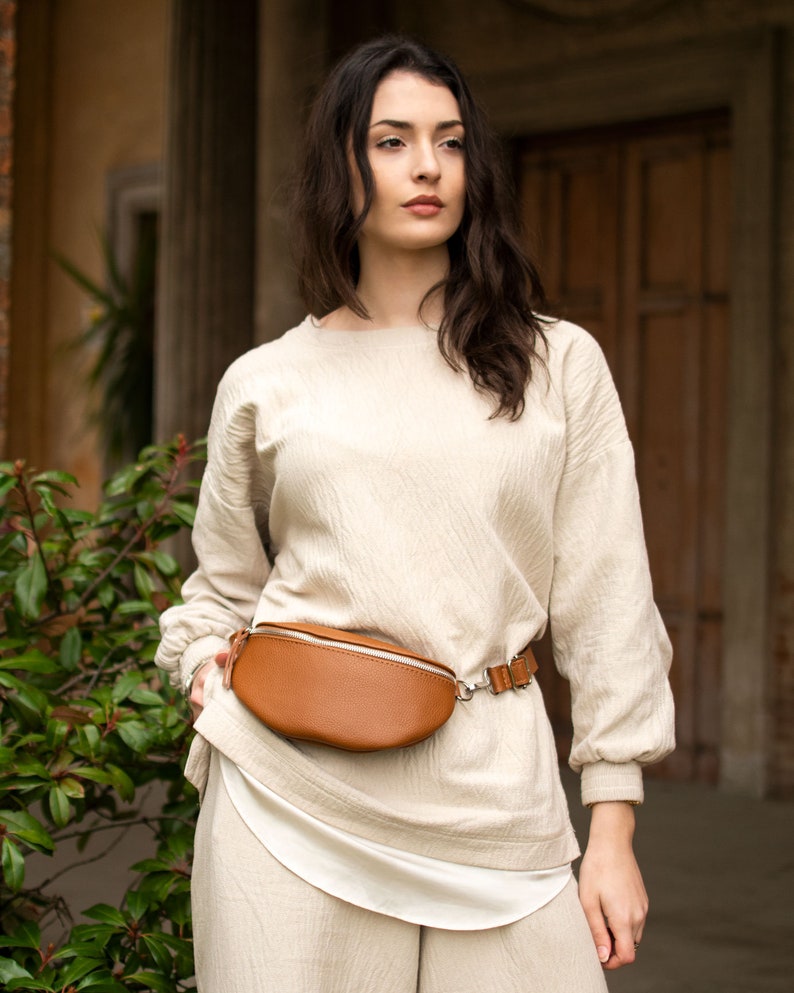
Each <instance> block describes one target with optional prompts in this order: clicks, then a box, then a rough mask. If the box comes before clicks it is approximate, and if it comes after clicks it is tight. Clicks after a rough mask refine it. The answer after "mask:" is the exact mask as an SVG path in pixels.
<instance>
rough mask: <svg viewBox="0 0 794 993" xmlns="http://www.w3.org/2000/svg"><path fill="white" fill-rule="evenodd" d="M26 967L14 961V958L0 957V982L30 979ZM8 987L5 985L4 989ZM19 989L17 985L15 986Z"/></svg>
mask: <svg viewBox="0 0 794 993" xmlns="http://www.w3.org/2000/svg"><path fill="white" fill-rule="evenodd" d="M32 978H33V976H31V974H30V973H29V972H28V970H27V969H23V968H22V966H21V965H20V964H19V963H18V962H15V961H14V959H7V958H0V983H9V982H11V980H12V979H32ZM9 988H10V987H8V986H6V987H5V989H9ZM17 989H19V987H17Z"/></svg>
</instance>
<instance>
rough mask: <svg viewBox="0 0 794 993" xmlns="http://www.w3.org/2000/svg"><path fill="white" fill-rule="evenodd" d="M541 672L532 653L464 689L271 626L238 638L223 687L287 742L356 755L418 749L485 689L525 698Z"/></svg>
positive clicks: (371, 642) (327, 635)
mask: <svg viewBox="0 0 794 993" xmlns="http://www.w3.org/2000/svg"><path fill="white" fill-rule="evenodd" d="M536 671H537V663H536V662H535V658H534V656H533V655H532V652H531V651H530V650H529V649H527V650H525V651H524V652H523V653H522V654H521V655H517V656H515V657H514V658H512V659H511V660H510V661H509V662H507V663H505V664H503V665H497V666H491V667H490V668H488V669H485V670H484V671H483V680H482V682H479V683H465V682H463V681H462V680H460V679H458V678H457V676H456V675H455V671H454V669H451V668H450V667H449V666H448V665H445V664H444V663H443V662H436V661H434V660H433V659H428V658H425V657H424V656H422V655H417V654H416V653H415V652H411V651H408V650H407V649H405V648H400V647H399V646H397V645H392V644H389V643H388V642H385V641H376V640H375V639H373V638H364V637H362V636H361V635H357V634H351V633H350V632H349V631H338V630H336V629H334V628H325V627H320V626H318V625H313V624H284V623H280V622H279V623H262V624H258V625H257V626H256V627H254V628H245V629H243V630H242V631H238V632H237V633H236V634H235V635H233V636H232V638H231V643H230V648H229V654H228V656H227V659H226V664H225V669H224V675H223V685H224V686H225V687H226V688H227V689H228V688H229V687H231V688H232V689H233V690H234V693H235V695H236V696H237V698H238V699H239V700H240V701H241V703H243V704H244V705H245V706H246V707H247V708H248V709H249V710H250V711H251V712H252V713H254V714H255V715H256V716H257V717H258V718H259V719H260V720H261V721H262V722H263V723H264V724H266V725H267V726H268V727H270V728H272V729H273V730H274V731H278V732H279V733H280V734H283V735H285V736H286V737H288V738H297V739H299V740H301V741H313V742H319V743H321V744H325V745H332V746H334V747H335V748H344V749H347V750H348V751H353V752H372V751H378V750H380V749H384V748H401V747H404V746H406V745H414V744H416V743H417V742H419V741H423V740H424V739H425V738H428V737H430V735H431V734H433V732H434V731H437V730H438V728H440V727H441V726H442V725H443V724H445V723H446V721H448V720H449V718H450V716H451V714H452V711H453V708H454V706H455V701H456V700H470V699H471V698H472V696H473V694H474V692H475V690H478V689H488V690H489V691H490V692H491V693H502V692H503V691H504V690H510V689H513V690H518V689H522V688H525V687H527V686H528V685H529V684H530V683H531V682H532V676H533V673H535V672H536Z"/></svg>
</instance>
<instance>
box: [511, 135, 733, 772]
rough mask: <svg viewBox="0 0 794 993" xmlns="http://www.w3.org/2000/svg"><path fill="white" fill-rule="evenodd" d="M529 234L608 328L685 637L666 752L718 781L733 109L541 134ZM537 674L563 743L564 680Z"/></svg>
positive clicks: (576, 308) (591, 317)
mask: <svg viewBox="0 0 794 993" xmlns="http://www.w3.org/2000/svg"><path fill="white" fill-rule="evenodd" d="M519 176H520V193H521V200H522V211H523V219H524V224H525V228H526V231H527V237H528V240H529V245H530V248H531V249H532V251H533V253H534V254H535V256H536V258H538V259H539V261H540V267H541V271H542V273H543V275H544V278H545V284H546V287H547V292H548V295H549V298H550V300H551V301H552V302H553V304H554V307H555V311H554V312H555V313H557V314H560V315H561V316H565V317H566V318H568V319H569V320H573V321H575V322H576V323H579V324H582V325H583V326H584V327H586V328H587V329H588V330H590V331H591V332H592V333H593V334H594V335H595V337H596V338H597V339H598V340H599V342H600V344H601V346H602V348H603V349H604V352H605V354H606V356H607V360H608V361H609V364H610V367H611V369H612V373H613V375H614V377H615V381H616V383H617V387H618V391H619V393H620V396H621V400H622V402H623V406H624V410H625V412H626V419H627V421H628V426H629V432H630V434H631V438H632V441H633V443H634V447H635V452H636V458H637V475H638V479H639V485H640V494H641V499H642V507H643V517H644V521H645V529H646V539H647V543H648V551H649V556H650V561H651V571H652V575H653V581H654V594H655V597H656V601H657V603H658V604H659V607H660V609H661V612H662V616H663V617H664V620H665V623H666V625H667V629H668V631H669V633H670V637H671V640H672V642H673V648H674V652H675V657H674V663H673V669H672V673H671V679H672V684H673V691H674V694H675V699H676V708H677V715H676V724H677V729H676V730H677V736H678V747H677V750H676V752H675V753H674V755H673V756H671V758H669V759H668V760H666V761H665V762H664V763H663V764H662V765H661V766H659V767H656V772H657V774H662V775H667V776H670V777H674V778H678V779H698V780H706V781H715V780H716V778H717V772H718V768H717V756H718V744H719V689H720V656H721V637H722V582H721V571H722V563H721V542H722V534H723V523H724V511H723V496H724V474H725V466H724V461H725V412H726V375H727V349H728V257H729V246H730V217H729V202H730V197H729V180H730V146H729V127H728V121H727V119H726V117H725V116H723V115H714V116H709V117H699V118H696V119H687V120H683V121H680V120H679V121H671V122H663V123H655V124H652V125H639V126H636V127H634V128H627V129H623V130H616V129H612V130H608V131H607V130H604V131H600V132H596V133H593V132H589V133H585V134H582V133H580V134H576V135H563V136H550V137H545V138H539V139H532V140H531V141H527V142H525V143H524V144H523V146H522V148H521V149H520V153H519ZM551 668H552V667H551V666H546V667H545V669H546V672H545V673H544V675H543V679H542V682H541V685H542V686H543V689H544V693H545V694H546V696H547V701H548V706H549V710H550V713H551V716H552V721H553V723H554V726H555V732H556V733H557V736H558V745H559V748H560V751H561V754H562V755H565V756H567V752H568V749H569V747H570V701H569V699H568V696H567V684H565V683H564V681H563V680H561V679H560V678H559V677H558V676H557V675H556V673H553V674H552V673H551V672H550V671H549V670H550V669H551Z"/></svg>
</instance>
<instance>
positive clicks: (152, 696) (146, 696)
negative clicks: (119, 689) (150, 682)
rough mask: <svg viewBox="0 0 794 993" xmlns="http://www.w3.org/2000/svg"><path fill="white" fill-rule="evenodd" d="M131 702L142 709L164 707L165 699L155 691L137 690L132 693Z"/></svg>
mask: <svg viewBox="0 0 794 993" xmlns="http://www.w3.org/2000/svg"><path fill="white" fill-rule="evenodd" d="M130 700H131V701H132V702H133V703H137V704H138V706H140V707H162V705H163V698H162V697H161V696H160V694H159V693H155V692H154V690H146V689H136V690H133V691H132V693H130Z"/></svg>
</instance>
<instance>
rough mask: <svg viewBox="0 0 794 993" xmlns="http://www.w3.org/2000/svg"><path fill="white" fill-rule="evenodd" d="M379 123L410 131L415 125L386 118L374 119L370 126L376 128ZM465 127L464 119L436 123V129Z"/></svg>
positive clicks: (397, 129) (444, 129)
mask: <svg viewBox="0 0 794 993" xmlns="http://www.w3.org/2000/svg"><path fill="white" fill-rule="evenodd" d="M379 124H386V125H388V127H390V128H394V129H395V131H410V130H411V128H412V127H413V124H411V122H410V121H392V120H389V119H384V120H382V121H374V122H373V123H372V124H370V128H376V127H377V126H378V125H379ZM455 127H463V121H458V120H457V119H456V120H452V121H439V122H438V124H436V131H448V130H449V129H450V128H455Z"/></svg>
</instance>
